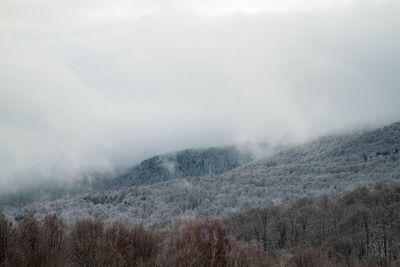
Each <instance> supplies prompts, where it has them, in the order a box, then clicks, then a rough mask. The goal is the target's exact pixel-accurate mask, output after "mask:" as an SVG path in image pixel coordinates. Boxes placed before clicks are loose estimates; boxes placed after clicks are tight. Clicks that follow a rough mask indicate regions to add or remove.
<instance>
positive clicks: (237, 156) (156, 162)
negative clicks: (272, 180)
mask: <svg viewBox="0 0 400 267" xmlns="http://www.w3.org/2000/svg"><path fill="white" fill-rule="evenodd" d="M251 160H252V155H251V154H250V153H243V152H240V151H239V150H238V149H237V148H235V147H225V148H209V149H187V150H184V151H179V152H176V153H170V154H163V155H159V156H155V157H152V158H149V159H147V160H144V161H143V162H141V163H140V164H139V165H137V166H135V167H133V168H131V169H130V170H129V171H128V172H127V173H126V174H124V175H122V176H120V177H119V178H117V179H115V181H114V182H113V183H114V185H115V186H131V185H144V184H154V183H157V182H164V181H167V180H171V179H176V178H183V177H190V176H204V175H219V174H222V173H224V172H226V171H229V170H232V169H235V168H237V167H239V166H241V165H243V164H245V163H248V162H250V161H251Z"/></svg>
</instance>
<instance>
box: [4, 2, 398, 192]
mask: <svg viewBox="0 0 400 267" xmlns="http://www.w3.org/2000/svg"><path fill="white" fill-rule="evenodd" d="M275 2H276V1H275ZM287 2H288V3H289V2H291V1H287ZM328 2H329V3H330V4H331V5H329V6H327V8H323V7H321V6H318V8H315V9H312V8H305V10H297V9H295V10H293V11H290V10H288V11H287V12H268V9H267V8H266V7H268V3H274V1H258V2H256V1H253V2H252V3H253V5H249V6H246V5H245V4H243V3H244V2H243V3H242V4H240V5H239V4H237V5H236V6H231V7H230V6H229V4H228V2H223V1H218V2H216V3H217V4H215V5H212V4H210V3H208V4H207V2H201V1H196V2H193V3H195V4H193V5H190V6H189V5H187V4H186V5H185V4H184V2H182V1H166V2H161V1H160V2H157V1H151V2H146V4H145V2H140V1H136V2H132V3H133V4H132V3H128V2H124V1H120V2H116V3H115V4H113V5H111V6H109V5H108V4H107V3H106V2H102V1H96V2H91V1H82V2H79V4H78V1H77V2H69V1H68V3H66V2H64V1H57V2H53V1H38V2H37V3H35V4H32V2H31V1H23V0H21V1H3V2H2V3H1V4H0V10H1V11H0V33H1V34H0V46H1V50H0V59H1V62H2V64H1V66H0V104H1V105H0V166H1V170H0V184H1V185H3V186H7V185H10V184H12V183H20V182H22V181H26V180H29V179H31V177H33V176H35V177H45V178H49V177H57V178H63V177H64V178H72V177H76V176H77V175H78V174H79V173H80V172H81V171H83V170H87V169H98V170H109V169H112V168H113V166H114V165H116V164H122V165H126V164H128V163H132V162H134V161H137V160H139V159H142V158H144V157H146V156H149V155H151V154H153V153H159V152H165V151H170V150H178V149H182V148H185V147H199V146H211V145H225V144H230V143H242V142H249V141H250V142H259V141H268V142H285V141H302V140H307V139H309V138H312V137H315V136H318V135H320V134H324V133H327V132H330V131H334V130H337V129H342V128H344V127H347V126H349V125H355V124H357V125H365V124H384V123H389V122H391V121H395V120H399V118H400V108H399V107H398V100H399V99H400V90H399V84H400V83H399V82H400V81H399V80H400V78H399V77H400V76H399V75H398V70H399V69H400V68H399V64H400V63H399V62H400V52H399V49H398V48H399V47H400V29H399V26H398V25H400V16H399V14H400V4H398V3H396V1H381V2H377V1H364V2H360V1H347V2H353V3H352V4H343V3H345V2H346V1H337V2H338V3H341V4H340V5H332V3H333V2H334V1H327V3H328ZM55 3H56V4H55ZM162 3H164V4H162ZM166 3H168V4H166ZM237 3H240V1H239V2H237ZM257 8H259V9H257ZM263 8H264V9H263ZM275 9H277V8H275ZM207 10H208V11H207ZM210 10H211V11H212V12H211V11H210ZM219 11H220V12H219ZM207 12H208V13H207ZM35 179H36V178H35Z"/></svg>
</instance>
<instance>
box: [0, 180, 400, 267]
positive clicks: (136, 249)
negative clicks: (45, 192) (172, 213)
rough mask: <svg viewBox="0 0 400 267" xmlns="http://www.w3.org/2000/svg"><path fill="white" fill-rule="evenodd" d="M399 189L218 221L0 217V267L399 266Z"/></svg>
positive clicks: (351, 194) (359, 190)
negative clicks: (128, 221)
mask: <svg viewBox="0 0 400 267" xmlns="http://www.w3.org/2000/svg"><path fill="white" fill-rule="evenodd" d="M399 257H400V185H398V184H396V185H388V184H382V183H380V184H377V185H376V186H375V188H374V189H373V190H368V189H366V188H357V189H355V190H354V191H352V192H349V193H347V194H345V195H344V196H343V197H341V198H340V199H330V198H328V197H322V198H320V199H317V200H315V199H310V198H302V199H299V200H297V201H296V202H294V203H292V204H290V205H282V206H269V207H265V208H257V209H250V210H247V211H244V212H240V213H235V214H231V215H229V216H227V217H224V218H208V219H207V218H181V219H178V220H175V221H174V222H173V223H170V224H168V225H167V226H162V227H161V226H158V227H156V226H153V227H150V228H149V227H147V228H146V227H144V226H142V225H135V226H133V227H127V226H126V225H124V224H122V223H121V222H118V221H115V222H114V223H112V224H109V225H105V224H104V223H103V222H102V221H101V220H99V219H92V218H83V219H79V220H77V221H76V222H75V224H74V225H71V226H69V227H67V226H66V225H65V224H64V223H63V221H62V219H61V218H59V217H57V216H56V215H55V214H50V215H47V216H46V217H45V218H44V219H43V220H40V221H39V220H37V219H35V218H34V217H33V216H29V215H28V216H24V217H23V218H22V219H21V220H20V221H19V223H18V225H12V224H11V223H10V222H9V221H8V220H7V219H6V218H5V217H4V215H0V266H87V267H89V266H169V267H171V266H288V267H289V266H298V267H313V266H365V267H367V266H398V265H399V264H400V258H399Z"/></svg>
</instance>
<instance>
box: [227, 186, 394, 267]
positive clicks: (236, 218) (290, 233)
mask: <svg viewBox="0 0 400 267" xmlns="http://www.w3.org/2000/svg"><path fill="white" fill-rule="evenodd" d="M224 225H225V228H226V229H227V231H228V233H229V234H230V235H231V236H235V237H236V238H237V239H238V240H242V241H245V242H255V243H256V244H257V247H258V248H259V250H261V251H264V252H265V253H266V254H269V255H273V254H278V255H284V254H285V253H289V255H295V256H296V255H297V256H296V257H299V258H298V259H297V266H329V265H345V266H357V265H362V266H400V184H392V185H389V184H385V183H378V184H376V185H375V187H374V189H373V190H368V189H367V188H365V187H359V188H356V189H355V190H353V191H352V192H349V193H346V194H345V195H344V196H343V197H341V198H339V199H331V198H329V197H327V196H324V197H321V198H320V199H318V200H315V199H312V198H301V199H298V200H297V201H296V202H294V203H292V204H290V205H287V206H269V207H265V208H256V209H250V210H246V211H244V212H240V213H236V214H232V215H230V216H227V217H225V218H224ZM282 253H283V254H282ZM306 262H307V263H306ZM310 262H312V263H313V264H310ZM315 262H317V263H315Z"/></svg>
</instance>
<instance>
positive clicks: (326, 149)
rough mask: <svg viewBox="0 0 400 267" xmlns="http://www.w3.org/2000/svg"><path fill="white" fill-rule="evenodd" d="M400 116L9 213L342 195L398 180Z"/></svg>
mask: <svg viewBox="0 0 400 267" xmlns="http://www.w3.org/2000/svg"><path fill="white" fill-rule="evenodd" d="M399 150H400V123H395V124H392V125H389V126H387V127H384V128H380V129H376V130H373V131H368V132H362V133H355V134H349V135H337V136H329V137H323V138H320V139H318V140H315V141H313V142H310V143H306V144H303V145H299V146H296V147H291V148H288V149H285V150H282V151H280V152H278V153H277V154H275V155H273V156H271V157H268V158H266V159H263V160H259V161H256V162H251V163H248V164H246V165H244V166H241V167H238V168H236V169H232V170H230V171H227V172H224V173H223V174H221V175H206V176H196V177H195V176H187V177H181V179H173V180H168V181H165V182H160V183H154V184H148V185H140V186H131V187H125V188H122V189H118V190H109V191H105V192H101V193H96V194H85V195H81V196H80V197H75V198H65V199H62V200H57V201H50V202H40V203H32V204H31V205H29V206H24V207H22V208H20V207H6V209H5V212H6V213H7V214H8V216H14V217H15V216H17V215H18V214H20V213H21V212H24V210H29V211H31V212H34V213H36V214H37V215H38V217H40V216H42V215H44V214H45V213H49V212H54V211H55V212H57V213H59V214H60V215H61V216H62V217H64V218H65V219H66V220H67V221H71V220H73V219H74V218H76V217H82V216H88V215H90V216H96V217H101V218H103V219H106V220H113V219H115V218H120V219H121V220H123V221H126V222H145V223H149V222H154V221H158V220H167V219H171V218H174V217H176V216H181V215H219V214H227V213H230V212H235V211H239V210H244V209H247V208H250V207H257V206H264V205H268V204H280V203H288V202H289V201H291V200H294V199H296V198H298V197H301V196H306V195H307V196H319V195H321V194H329V195H334V196H339V195H341V194H343V193H344V192H345V191H349V190H351V189H353V188H354V187H356V186H359V185H366V186H369V187H371V186H373V185H374V184H375V183H376V182H380V181H384V182H400V153H399Z"/></svg>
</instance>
